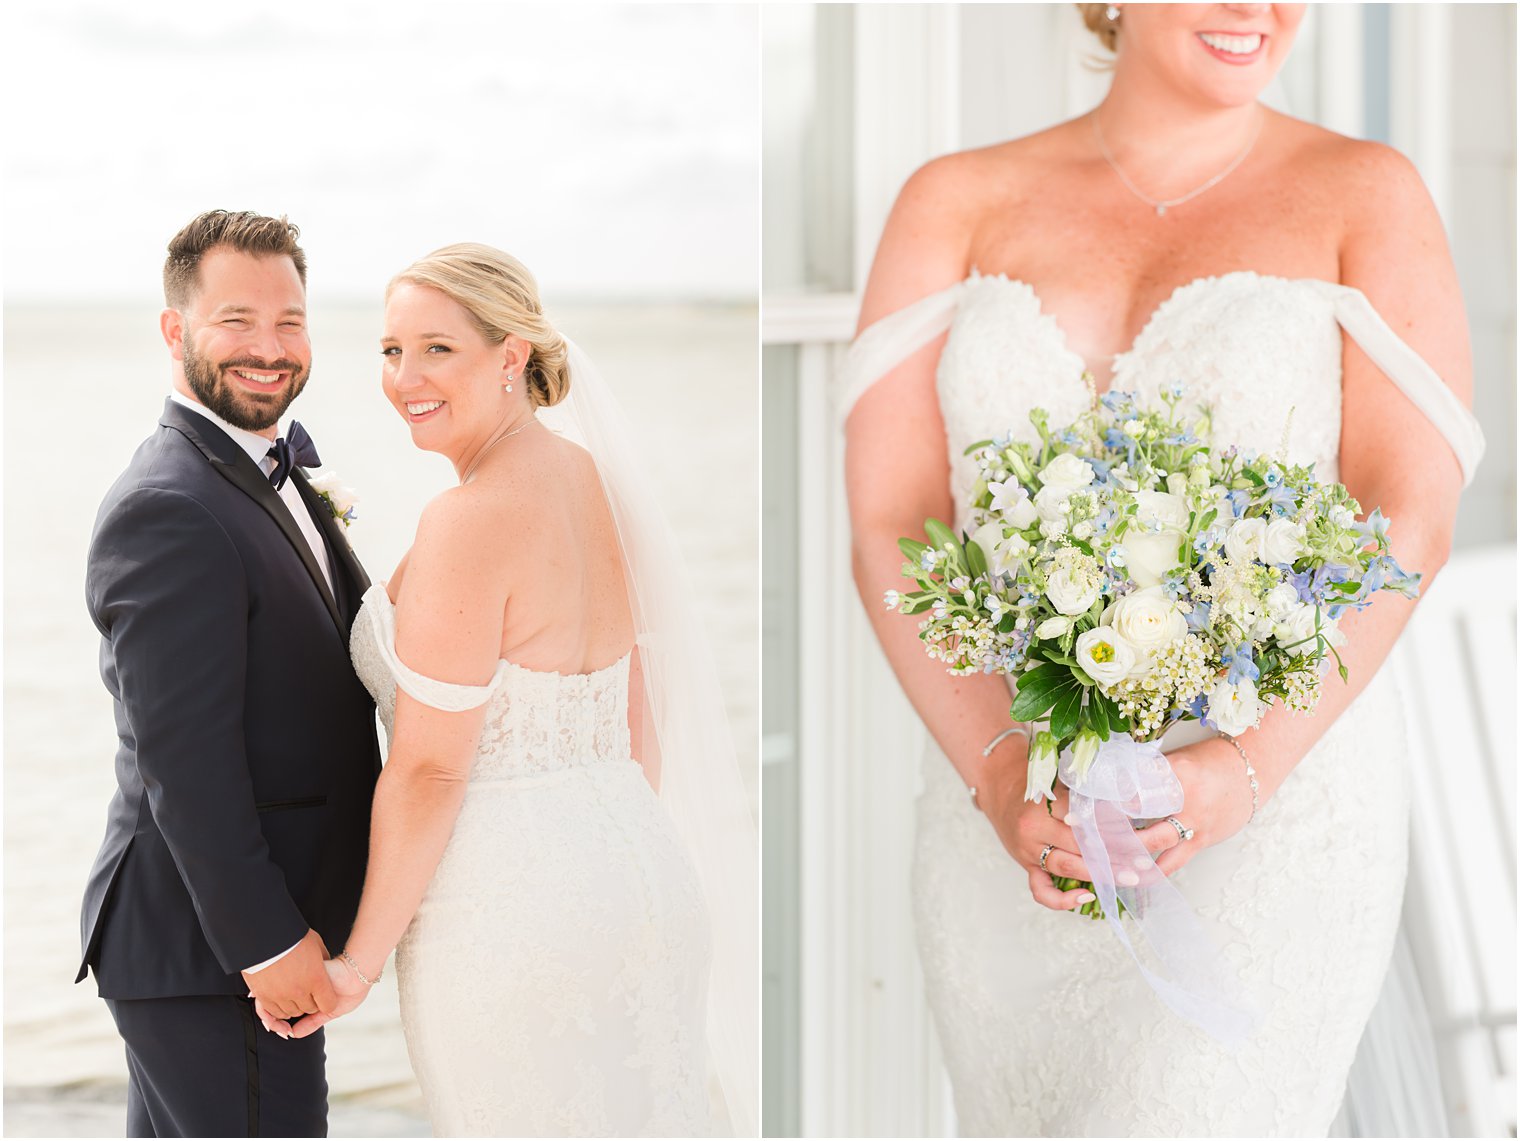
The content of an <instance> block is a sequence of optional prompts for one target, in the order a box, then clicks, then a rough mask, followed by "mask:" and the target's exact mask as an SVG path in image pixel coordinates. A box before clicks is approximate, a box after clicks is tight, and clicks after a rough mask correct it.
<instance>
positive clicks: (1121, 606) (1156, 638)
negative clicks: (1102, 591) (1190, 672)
mask: <svg viewBox="0 0 1520 1141" xmlns="http://www.w3.org/2000/svg"><path fill="white" fill-rule="evenodd" d="M1103 621H1104V623H1105V624H1107V625H1109V626H1112V627H1113V629H1114V631H1115V632H1116V633H1117V634H1118V635H1119V637H1121V638H1123V639H1124V640H1125V641H1126V642H1128V643H1129V645H1130V646H1131V647H1132V648H1133V649H1134V651H1135V658H1136V661H1135V665H1134V668H1133V670H1132V674H1133V675H1134V676H1141V675H1143V674H1144V673H1145V672H1146V671H1148V670H1149V669H1150V661H1151V658H1152V657H1154V656H1155V653H1156V651H1157V650H1159V649H1161V648H1162V647H1163V646H1165V645H1168V644H1169V643H1171V642H1175V641H1176V640H1177V639H1178V638H1180V637H1182V636H1183V635H1184V634H1186V633H1187V619H1186V618H1185V617H1183V614H1182V611H1181V610H1180V609H1178V606H1177V604H1176V603H1175V602H1173V601H1172V600H1171V599H1170V598H1168V597H1167V596H1166V591H1164V590H1162V589H1161V588H1160V587H1159V586H1148V587H1145V588H1144V589H1142V590H1136V591H1131V592H1130V593H1129V594H1126V595H1125V596H1124V597H1123V598H1121V599H1119V600H1118V601H1116V602H1115V603H1113V604H1112V605H1111V606H1109V607H1108V609H1106V610H1105V611H1104V612H1103Z"/></svg>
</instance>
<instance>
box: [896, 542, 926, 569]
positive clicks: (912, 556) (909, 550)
mask: <svg viewBox="0 0 1520 1141" xmlns="http://www.w3.org/2000/svg"><path fill="white" fill-rule="evenodd" d="M897 549H898V550H899V551H901V552H902V553H903V555H904V556H905V557H906V558H907V560H908V561H909V562H910V563H913V564H915V565H917V563H918V560H919V556H921V555H922V554H923V553H924V552H925V551H927V550H928V549H929V544H927V543H920V542H919V541H918V540H917V539H898V540H897Z"/></svg>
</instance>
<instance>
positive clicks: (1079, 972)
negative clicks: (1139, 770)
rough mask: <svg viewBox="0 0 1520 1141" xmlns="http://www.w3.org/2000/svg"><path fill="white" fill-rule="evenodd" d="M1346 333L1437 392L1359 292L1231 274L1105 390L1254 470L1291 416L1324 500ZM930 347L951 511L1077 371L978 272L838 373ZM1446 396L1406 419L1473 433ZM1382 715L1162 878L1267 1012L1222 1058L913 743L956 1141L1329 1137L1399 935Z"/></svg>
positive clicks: (1077, 382)
mask: <svg viewBox="0 0 1520 1141" xmlns="http://www.w3.org/2000/svg"><path fill="white" fill-rule="evenodd" d="M1342 323H1344V324H1345V325H1346V327H1347V329H1348V331H1354V332H1355V333H1356V335H1357V339H1358V340H1359V341H1361V342H1362V343H1363V347H1364V348H1367V349H1368V350H1369V353H1370V354H1371V355H1373V356H1374V359H1376V360H1378V361H1379V363H1380V364H1382V365H1383V367H1384V368H1385V370H1390V371H1396V372H1399V373H1401V374H1402V376H1401V378H1400V379H1401V387H1404V383H1403V382H1404V381H1408V382H1409V384H1410V385H1413V386H1416V387H1418V386H1420V385H1427V386H1428V384H1430V383H1431V382H1432V381H1433V379H1434V377H1433V374H1431V373H1430V370H1429V369H1428V366H1425V365H1424V364H1423V362H1421V361H1419V358H1417V357H1415V356H1414V354H1413V353H1412V351H1411V350H1409V349H1408V348H1407V346H1404V345H1403V344H1402V342H1398V341H1397V338H1395V337H1393V334H1392V333H1391V332H1390V331H1389V330H1388V328H1387V326H1386V325H1385V324H1383V322H1382V321H1381V319H1379V318H1378V317H1377V316H1376V315H1375V314H1374V313H1373V312H1372V310H1371V308H1370V306H1369V305H1368V303H1367V301H1366V299H1365V297H1363V295H1362V294H1360V293H1359V292H1357V291H1356V290H1352V289H1348V288H1346V287H1343V286H1339V285H1335V284H1332V283H1328V282H1322V281H1315V280H1304V279H1295V280H1288V279H1282V278H1272V277H1263V276H1260V275H1257V274H1254V273H1232V274H1227V275H1225V276H1222V277H1211V278H1203V279H1200V280H1197V281H1193V282H1191V283H1189V284H1187V285H1184V286H1182V287H1180V288H1178V289H1177V290H1176V292H1174V293H1173V294H1172V296H1171V297H1170V298H1169V299H1168V300H1167V301H1166V302H1165V303H1164V304H1162V305H1161V306H1160V308H1158V309H1157V310H1156V312H1155V313H1154V315H1153V316H1152V317H1151V319H1150V321H1149V323H1148V324H1147V325H1146V327H1145V329H1144V330H1143V332H1142V333H1141V334H1140V336H1139V337H1138V338H1137V339H1136V341H1135V343H1134V345H1133V346H1132V347H1131V349H1130V350H1129V351H1128V352H1126V353H1123V354H1121V355H1120V356H1119V357H1117V358H1116V360H1115V363H1114V375H1113V380H1112V385H1111V387H1112V388H1113V389H1116V390H1128V391H1133V392H1136V393H1138V394H1140V395H1141V396H1142V397H1155V396H1156V395H1157V394H1158V392H1159V391H1160V390H1161V389H1162V387H1163V386H1170V385H1172V384H1173V383H1176V382H1180V383H1181V384H1183V385H1184V386H1185V388H1186V390H1187V394H1188V395H1189V397H1191V398H1193V399H1196V400H1199V401H1206V402H1208V403H1210V404H1212V405H1213V407H1214V410H1215V411H1214V430H1215V439H1216V440H1217V441H1228V442H1233V443H1236V444H1238V445H1239V446H1241V447H1242V448H1250V449H1255V450H1258V451H1268V450H1275V449H1277V448H1278V447H1279V446H1280V444H1281V442H1282V439H1283V432H1284V426H1285V423H1286V421H1287V417H1288V413H1289V409H1290V408H1291V409H1292V426H1291V434H1290V436H1289V439H1288V455H1289V457H1290V459H1291V460H1292V461H1293V462H1307V461H1313V462H1314V463H1315V464H1316V465H1317V469H1318V471H1319V473H1320V475H1321V477H1322V478H1324V479H1327V480H1334V479H1337V478H1338V465H1337V459H1338V450H1339V439H1340V430H1341V350H1342V334H1341V324H1342ZM947 326H948V328H949V336H948V338H947V340H946V343H945V347H944V351H943V354H942V356H941V359H940V363H939V370H938V393H939V402H940V407H941V410H942V412H943V415H944V421H945V427H946V432H947V436H948V447H949V455H950V461H951V474H950V482H951V491H952V493H953V495H954V498H955V502H956V503H957V504H958V505H964V504H965V502H966V500H967V498H968V493H969V490H970V488H971V485H972V483H973V482H974V481H975V479H976V472H975V469H974V465H973V463H972V461H971V460H969V459H968V458H967V457H966V456H965V455H964V454H963V453H964V451H965V448H966V447H967V445H969V444H971V443H974V442H975V441H977V440H980V439H985V438H987V437H988V436H991V435H997V434H1001V433H1003V432H1005V431H1008V430H1010V429H1011V430H1012V431H1013V432H1014V434H1015V435H1016V436H1018V437H1020V438H1024V439H1034V438H1036V437H1035V435H1034V429H1033V428H1032V427H1031V425H1030V423H1029V419H1028V416H1029V412H1030V409H1031V408H1034V407H1036V406H1039V407H1043V408H1045V409H1047V410H1048V411H1049V413H1050V422H1051V423H1052V424H1061V423H1067V422H1070V421H1071V420H1072V419H1074V418H1075V417H1076V416H1077V415H1079V414H1080V413H1081V412H1082V411H1083V410H1084V409H1085V407H1086V405H1087V402H1088V399H1089V398H1088V395H1087V392H1086V390H1085V388H1084V385H1083V382H1082V379H1081V376H1082V372H1083V369H1084V364H1083V362H1082V360H1081V359H1080V358H1079V357H1077V356H1076V355H1075V354H1074V353H1072V352H1071V351H1069V350H1068V348H1067V347H1066V344H1065V342H1064V338H1063V335H1062V332H1061V330H1060V328H1059V327H1058V325H1057V324H1056V323H1055V321H1054V320H1053V319H1052V318H1051V317H1050V316H1049V315H1047V314H1045V313H1044V312H1043V311H1042V309H1041V306H1040V301H1039V298H1038V297H1037V296H1036V295H1035V293H1034V291H1033V290H1032V289H1031V288H1030V287H1029V286H1028V285H1026V284H1024V283H1022V282H1019V281H1015V280H1009V279H1007V278H1004V277H989V276H982V275H979V274H975V273H973V275H972V276H971V277H970V278H969V279H967V280H966V281H964V282H962V283H961V284H960V285H958V286H955V287H953V288H952V289H951V290H948V291H946V292H945V293H942V294H937V295H935V296H934V297H932V298H928V299H925V300H924V301H923V302H920V303H919V304H918V305H916V306H913V307H911V308H910V309H908V310H904V311H902V312H901V313H899V314H896V315H894V316H892V317H889V318H887V319H886V320H885V321H883V322H880V323H879V327H878V328H876V329H875V330H874V331H868V332H867V333H866V334H864V335H863V336H862V338H861V342H860V344H859V345H858V346H857V348H858V349H860V350H864V356H865V357H867V358H870V357H874V358H875V361H874V364H873V363H870V362H867V361H861V360H859V359H858V358H859V356H860V353H859V352H857V360H856V361H855V363H856V364H858V365H864V371H862V370H861V369H860V368H856V370H855V372H856V376H855V381H856V388H857V390H858V388H859V387H860V386H861V384H862V383H869V382H870V381H871V380H872V379H874V377H875V375H879V374H880V373H881V372H882V371H884V370H885V368H887V367H890V365H891V364H892V363H895V361H896V360H900V359H901V358H902V357H903V356H905V355H906V354H907V352H909V351H911V350H912V349H913V348H916V347H918V346H920V345H922V344H924V343H927V342H928V341H929V340H931V339H932V338H933V337H934V336H937V335H938V333H940V332H942V331H943V330H944V329H945V328H946V327H947ZM873 342H874V343H873ZM1421 370H1423V374H1424V375H1423V379H1420V377H1419V376H1417V375H1416V374H1420V373H1421ZM1434 383H1436V384H1437V385H1439V381H1438V380H1435V381H1434ZM856 394H858V391H857V393H856ZM1412 395H1413V394H1412ZM1442 396H1443V393H1430V392H1426V393H1425V394H1424V395H1423V396H1421V397H1417V402H1419V400H1422V399H1423V400H1424V401H1426V402H1427V403H1429V404H1431V407H1432V409H1433V412H1432V415H1433V418H1443V419H1445V420H1447V421H1449V422H1450V423H1451V424H1452V425H1454V427H1453V428H1452V430H1453V431H1457V432H1460V431H1463V430H1465V429H1466V428H1468V427H1471V428H1472V429H1473V431H1474V432H1475V425H1465V424H1464V422H1463V421H1462V419H1461V417H1462V416H1463V415H1466V413H1465V410H1464V409H1461V406H1460V405H1459V404H1458V403H1457V402H1456V400H1455V398H1454V397H1452V396H1451V395H1450V393H1449V391H1445V392H1444V396H1445V397H1446V399H1445V400H1443V399H1442ZM1459 413H1460V415H1459ZM1468 419H1470V417H1468ZM1477 438H1478V439H1481V437H1480V436H1478V437H1477ZM1478 447H1479V448H1481V444H1478ZM1368 506H1369V507H1370V506H1371V505H1368ZM958 509H960V508H958ZM957 522H958V525H960V526H964V525H965V520H964V519H960V520H958V521H957ZM1396 536H1397V522H1395V537H1396ZM1400 703H1401V699H1400V696H1399V693H1398V690H1397V688H1396V686H1395V682H1394V678H1393V676H1392V673H1391V671H1387V670H1385V671H1383V672H1381V673H1380V674H1378V675H1377V676H1376V677H1375V678H1373V679H1372V680H1371V681H1370V682H1369V684H1368V686H1367V688H1366V690H1365V691H1364V692H1363V694H1362V695H1361V696H1360V697H1359V698H1358V699H1357V701H1356V703H1355V704H1354V705H1353V706H1352V707H1351V708H1349V709H1348V710H1347V711H1346V712H1345V713H1344V714H1343V715H1342V716H1341V717H1339V718H1338V719H1337V720H1336V721H1335V723H1334V724H1333V725H1332V726H1331V727H1330V729H1329V731H1328V732H1327V733H1326V735H1325V737H1324V738H1323V740H1322V741H1321V742H1320V744H1319V745H1317V746H1316V747H1315V748H1314V750H1313V751H1312V752H1311V753H1310V754H1309V755H1308V756H1307V757H1305V758H1304V759H1303V761H1302V762H1301V763H1300V764H1299V765H1298V767H1297V768H1296V769H1295V770H1294V772H1293V774H1292V775H1291V776H1290V777H1289V779H1288V780H1287V781H1286V783H1284V785H1283V786H1282V788H1281V790H1280V791H1279V792H1278V793H1277V795H1276V796H1275V797H1273V799H1272V800H1271V801H1270V802H1269V803H1267V804H1265V805H1263V806H1262V809H1261V811H1260V812H1259V813H1258V814H1257V816H1256V819H1255V821H1254V822H1253V823H1252V824H1251V825H1250V827H1248V828H1246V829H1245V830H1244V831H1243V832H1241V833H1239V834H1237V835H1236V836H1235V837H1233V838H1232V839H1231V840H1229V841H1227V842H1225V843H1223V844H1220V845H1218V846H1216V847H1214V848H1212V849H1210V850H1208V851H1206V852H1204V853H1202V854H1201V855H1199V856H1198V857H1196V858H1195V859H1194V860H1193V861H1192V862H1191V863H1190V864H1189V865H1188V866H1187V867H1186V868H1184V869H1183V870H1182V871H1181V872H1179V873H1178V874H1177V876H1176V877H1175V879H1174V882H1175V883H1176V885H1177V887H1178V888H1179V889H1180V890H1181V891H1182V893H1183V894H1184V896H1185V897H1186V898H1187V899H1188V901H1189V902H1190V903H1191V905H1192V906H1193V908H1194V909H1195V910H1196V911H1197V913H1198V914H1199V917H1200V921H1201V922H1202V924H1203V925H1204V926H1205V927H1206V928H1207V929H1208V930H1209V931H1210V933H1211V934H1212V936H1213V937H1214V939H1215V940H1216V942H1217V944H1218V945H1219V946H1220V947H1221V948H1222V950H1223V955H1224V957H1225V959H1226V960H1227V961H1228V963H1229V964H1230V966H1231V967H1232V968H1233V969H1234V970H1235V971H1238V972H1239V975H1240V978H1241V980H1242V986H1243V987H1244V988H1245V989H1246V990H1247V991H1248V992H1249V993H1251V994H1252V995H1254V996H1255V998H1256V1001H1257V1002H1258V1003H1259V1004H1260V1009H1261V1010H1262V1011H1263V1012H1264V1018H1263V1021H1262V1025H1261V1027H1260V1029H1259V1030H1258V1031H1257V1032H1256V1034H1255V1035H1254V1036H1253V1037H1252V1038H1251V1039H1250V1041H1249V1042H1248V1043H1247V1044H1246V1045H1245V1046H1244V1047H1243V1048H1242V1049H1241V1050H1240V1051H1239V1052H1238V1053H1234V1054H1232V1053H1230V1052H1227V1051H1226V1050H1225V1049H1224V1048H1222V1047H1221V1046H1220V1045H1218V1044H1217V1043H1216V1042H1215V1041H1213V1040H1212V1039H1210V1038H1209V1037H1207V1036H1206V1035H1205V1034H1204V1033H1203V1032H1202V1031H1200V1030H1198V1029H1196V1028H1194V1027H1193V1026H1191V1025H1189V1024H1188V1023H1185V1022H1183V1021H1182V1020H1181V1019H1179V1018H1178V1017H1176V1016H1175V1015H1173V1014H1172V1013H1171V1012H1170V1011H1169V1010H1168V1009H1167V1008H1166V1007H1165V1006H1164V1005H1163V1004H1162V1003H1161V1001H1160V1000H1159V999H1158V998H1157V997H1156V995H1155V994H1154V993H1153V992H1152V991H1151V989H1150V988H1149V986H1148V985H1147V984H1146V983H1145V981H1144V980H1143V979H1142V977H1141V976H1140V974H1139V972H1138V971H1137V970H1136V968H1135V965H1134V963H1133V962H1132V961H1131V960H1130V958H1129V956H1128V954H1127V953H1126V952H1125V950H1124V948H1123V947H1122V946H1121V945H1120V943H1119V941H1118V940H1117V939H1116V938H1115V937H1114V933H1113V932H1112V931H1111V930H1110V929H1109V928H1108V926H1107V925H1106V924H1102V923H1094V922H1092V921H1090V920H1087V919H1083V918H1081V917H1078V916H1074V915H1069V914H1065V913H1060V912H1054V911H1050V910H1048V909H1046V908H1044V907H1041V906H1039V905H1038V904H1036V903H1035V902H1034V901H1033V900H1032V899H1031V898H1030V894H1029V888H1028V884H1027V879H1026V876H1025V873H1024V871H1023V870H1022V869H1021V868H1020V867H1019V866H1018V865H1017V864H1015V863H1014V862H1013V861H1012V860H1011V859H1010V858H1009V856H1008V854H1007V853H1006V852H1005V851H1004V849H1003V847H1002V845H1001V844H1000V843H999V841H998V839H997V836H996V835H995V834H994V832H993V830H992V828H990V827H989V826H988V824H987V821H986V819H985V818H984V817H983V816H982V815H981V814H980V813H979V812H977V811H976V809H975V808H974V807H973V806H972V804H971V802H970V799H969V797H968V796H967V793H966V789H965V787H964V785H963V784H962V782H961V780H960V778H959V777H958V776H957V775H956V773H955V771H954V770H953V769H952V768H951V766H950V763H949V762H948V760H946V758H945V757H944V756H943V754H941V753H940V752H939V751H938V750H937V749H936V748H934V747H933V745H932V743H931V746H930V749H929V755H928V756H927V757H926V758H925V762H924V792H923V794H922V797H921V799H920V802H919V812H918V836H917V848H916V855H915V864H914V882H913V898H914V907H915V913H916V920H917V930H918V941H919V950H920V956H921V959H922V963H923V969H924V974H925V977H926V979H927V986H928V996H929V1002H930V1005H931V1007H932V1009H933V1013H934V1018H935V1024H936V1026H937V1028H938V1031H939V1035H940V1041H941V1044H942V1046H943V1049H944V1055H945V1059H946V1064H947V1066H948V1067H949V1071H950V1075H951V1078H952V1082H953V1085H954V1089H955V1105H956V1111H957V1115H958V1119H959V1125H960V1129H961V1131H962V1132H963V1133H965V1134H968V1135H1014V1136H1018V1135H1054V1136H1089V1137H1101V1136H1158V1137H1160V1136H1167V1137H1182V1136H1315V1135H1318V1136H1324V1135H1325V1132H1326V1130H1327V1128H1328V1127H1329V1125H1330V1122H1331V1120H1332V1118H1333V1117H1334V1115H1335V1113H1336V1110H1337V1108H1338V1106H1339V1105H1340V1101H1341V1097H1342V1092H1343V1089H1344V1085H1345V1080H1346V1074H1347V1071H1348V1069H1349V1067H1350V1065H1351V1062H1352V1058H1353V1056H1354V1054H1355V1052H1356V1048H1357V1043H1358V1040H1359V1038H1360V1035H1361V1032H1362V1027H1363V1025H1364V1024H1365V1022H1366V1020H1367V1017H1368V1014H1369V1012H1370V1011H1371V1009H1372V1006H1373V1003H1374V1001H1375V1000H1376V998H1377V995H1378V992H1379V988H1380V986H1381V983H1382V979H1383V975H1384V972H1385V969H1386V967H1387V964H1388V960H1389V956H1390V953H1391V950H1392V945H1393V938H1394V933H1395V930H1396V927H1397V923H1398V917H1399V908H1400V902H1401V898H1402V892H1403V885H1404V876H1405V866H1406V846H1407V843H1406V837H1407V819H1408V812H1409V793H1408V785H1407V777H1406V766H1407V764H1408V760H1409V758H1408V741H1407V735H1406V733H1405V727H1404V719H1403V715H1402V712H1401V709H1400ZM1185 731H1191V732H1193V733H1194V734H1195V735H1194V736H1193V737H1192V738H1190V739H1194V740H1196V739H1197V736H1198V734H1199V730H1198V727H1197V726H1196V725H1194V726H1187V727H1184V728H1183V729H1181V730H1177V731H1174V732H1185ZM1168 743H1169V744H1170V745H1172V746H1175V744H1177V743H1180V742H1179V741H1170V742H1168ZM1243 779H1244V776H1243V775H1242V780H1243Z"/></svg>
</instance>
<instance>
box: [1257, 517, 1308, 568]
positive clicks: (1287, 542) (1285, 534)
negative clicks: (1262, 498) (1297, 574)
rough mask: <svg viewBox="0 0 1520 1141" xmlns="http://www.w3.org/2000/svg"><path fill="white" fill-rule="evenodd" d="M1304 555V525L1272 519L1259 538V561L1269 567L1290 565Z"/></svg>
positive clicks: (1290, 520)
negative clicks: (1282, 564) (1280, 564)
mask: <svg viewBox="0 0 1520 1141" xmlns="http://www.w3.org/2000/svg"><path fill="white" fill-rule="evenodd" d="M1303 553H1304V525H1303V524H1302V523H1295V522H1294V521H1293V520H1292V519H1274V520H1272V522H1270V523H1268V524H1267V530H1266V532H1265V533H1264V534H1263V535H1262V537H1261V561H1262V562H1264V563H1267V564H1268V565H1269V566H1276V565H1278V564H1279V563H1291V562H1292V561H1293V560H1294V559H1296V558H1298V556H1299V555H1301V554H1303Z"/></svg>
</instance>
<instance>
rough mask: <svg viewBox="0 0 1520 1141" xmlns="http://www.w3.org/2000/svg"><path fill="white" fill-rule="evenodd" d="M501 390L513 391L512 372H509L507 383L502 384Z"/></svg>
mask: <svg viewBox="0 0 1520 1141" xmlns="http://www.w3.org/2000/svg"><path fill="white" fill-rule="evenodd" d="M501 390H502V391H503V392H511V391H512V374H511V373H510V372H509V373H507V383H506V384H504V385H502V386H501Z"/></svg>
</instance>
